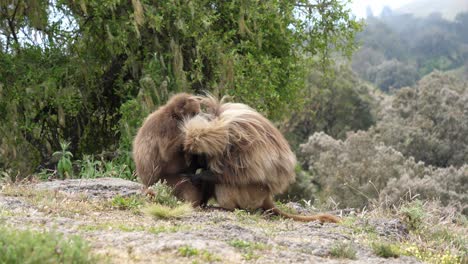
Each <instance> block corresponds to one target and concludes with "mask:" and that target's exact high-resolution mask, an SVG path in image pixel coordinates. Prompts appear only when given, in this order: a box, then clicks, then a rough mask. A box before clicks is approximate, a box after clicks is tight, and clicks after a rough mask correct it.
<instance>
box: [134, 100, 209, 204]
mask: <svg viewBox="0 0 468 264" xmlns="http://www.w3.org/2000/svg"><path fill="white" fill-rule="evenodd" d="M198 113H200V101H199V98H197V97H195V96H193V95H191V94H187V93H179V94H176V95H174V96H173V97H171V98H170V99H169V101H168V102H167V103H166V105H163V106H161V107H160V108H158V109H157V110H156V111H154V112H153V113H151V114H150V115H149V116H148V117H147V118H146V119H145V121H144V122H143V125H142V126H141V128H140V129H139V130H138V133H137V135H136V137H135V139H134V142H133V159H134V161H135V165H136V173H137V176H138V178H139V179H140V181H141V182H142V183H143V184H144V185H145V186H146V187H148V186H151V185H153V184H154V183H155V182H156V181H158V180H160V179H162V180H166V181H167V183H168V184H169V185H172V186H174V187H176V188H175V193H176V195H177V196H178V197H179V198H182V199H184V200H188V201H190V202H193V203H194V204H195V205H198V204H199V200H200V199H201V198H200V197H201V196H202V195H201V193H200V190H198V189H197V188H196V187H195V186H193V185H192V184H191V183H190V181H183V179H184V178H183V177H182V176H181V175H180V174H181V173H187V172H189V173H190V172H192V173H194V172H195V170H196V168H191V166H190V165H189V164H190V162H191V160H190V156H189V155H186V154H185V152H184V151H183V142H184V136H183V134H182V131H181V130H180V127H181V125H182V123H183V121H184V120H185V119H187V118H191V117H194V116H195V115H197V114H198ZM192 167H193V166H192Z"/></svg>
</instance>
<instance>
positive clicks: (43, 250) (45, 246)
mask: <svg viewBox="0 0 468 264" xmlns="http://www.w3.org/2000/svg"><path fill="white" fill-rule="evenodd" d="M0 263H18V264H19V263H31V264H34V263H37V264H43V263H51V264H52V263H100V261H99V259H98V258H97V257H96V256H94V255H92V254H91V253H90V248H89V246H88V245H87V244H86V243H85V242H83V241H82V240H81V239H80V238H78V237H72V238H70V239H68V238H63V237H62V236H61V235H59V234H56V233H46V232H36V231H28V230H25V231H20V230H14V229H11V227H8V228H7V227H0Z"/></svg>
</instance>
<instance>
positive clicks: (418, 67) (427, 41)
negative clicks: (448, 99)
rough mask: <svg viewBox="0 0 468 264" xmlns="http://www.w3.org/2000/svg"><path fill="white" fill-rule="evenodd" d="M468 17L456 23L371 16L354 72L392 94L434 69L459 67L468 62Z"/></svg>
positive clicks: (434, 17)
mask: <svg viewBox="0 0 468 264" xmlns="http://www.w3.org/2000/svg"><path fill="white" fill-rule="evenodd" d="M467 14H468V13H466V12H465V13H460V14H458V16H457V19H456V20H455V21H449V20H445V19H443V18H442V17H440V16H438V15H436V14H434V15H431V16H428V17H415V16H413V15H410V14H397V13H388V14H386V15H385V16H383V15H382V16H380V17H369V18H368V19H367V20H366V24H367V25H366V27H365V28H364V30H363V32H362V33H360V34H358V36H357V39H358V41H360V42H362V48H361V49H360V50H359V51H357V52H356V54H355V56H354V57H353V63H352V64H353V69H354V70H355V71H356V72H357V73H358V74H359V76H360V77H362V78H364V79H366V80H368V81H371V82H373V83H374V84H375V85H377V86H378V87H379V88H381V89H382V90H384V91H388V90H389V88H394V89H399V88H401V87H405V86H409V85H413V84H414V83H415V82H416V81H418V80H419V79H420V78H422V77H423V76H425V75H427V74H429V73H431V72H433V71H434V70H441V71H446V70H450V69H455V68H459V67H461V66H462V65H463V64H464V62H466V60H467V59H468V52H467V50H466V45H467V44H468V39H467V38H466V36H465V35H466V34H465V33H464V32H465V31H466V23H465V20H466V17H467V16H468V15H467Z"/></svg>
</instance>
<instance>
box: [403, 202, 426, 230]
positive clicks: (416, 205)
mask: <svg viewBox="0 0 468 264" xmlns="http://www.w3.org/2000/svg"><path fill="white" fill-rule="evenodd" d="M400 213H401V214H402V215H403V216H404V219H405V221H406V223H407V224H408V227H409V228H410V229H412V230H418V229H419V228H420V227H421V226H422V224H423V221H424V218H425V217H426V214H425V212H424V208H423V204H422V202H421V201H420V200H415V201H412V202H410V203H408V204H406V205H404V206H403V207H401V208H400Z"/></svg>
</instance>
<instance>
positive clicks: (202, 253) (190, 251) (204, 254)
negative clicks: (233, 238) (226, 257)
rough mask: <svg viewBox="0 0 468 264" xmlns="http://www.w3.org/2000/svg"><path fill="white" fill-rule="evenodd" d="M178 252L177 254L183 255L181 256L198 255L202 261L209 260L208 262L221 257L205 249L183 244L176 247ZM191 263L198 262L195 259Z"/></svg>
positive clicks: (219, 259)
mask: <svg viewBox="0 0 468 264" xmlns="http://www.w3.org/2000/svg"><path fill="white" fill-rule="evenodd" d="M177 251H178V252H179V255H181V256H183V257H197V256H198V257H200V259H201V260H202V261H203V262H209V263H212V262H215V261H221V260H222V259H221V258H219V257H217V256H215V255H214V254H212V253H210V252H208V251H206V250H203V249H201V250H200V249H196V248H193V247H191V246H183V247H180V248H178V250H177ZM192 263H198V262H196V261H193V262H192Z"/></svg>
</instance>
